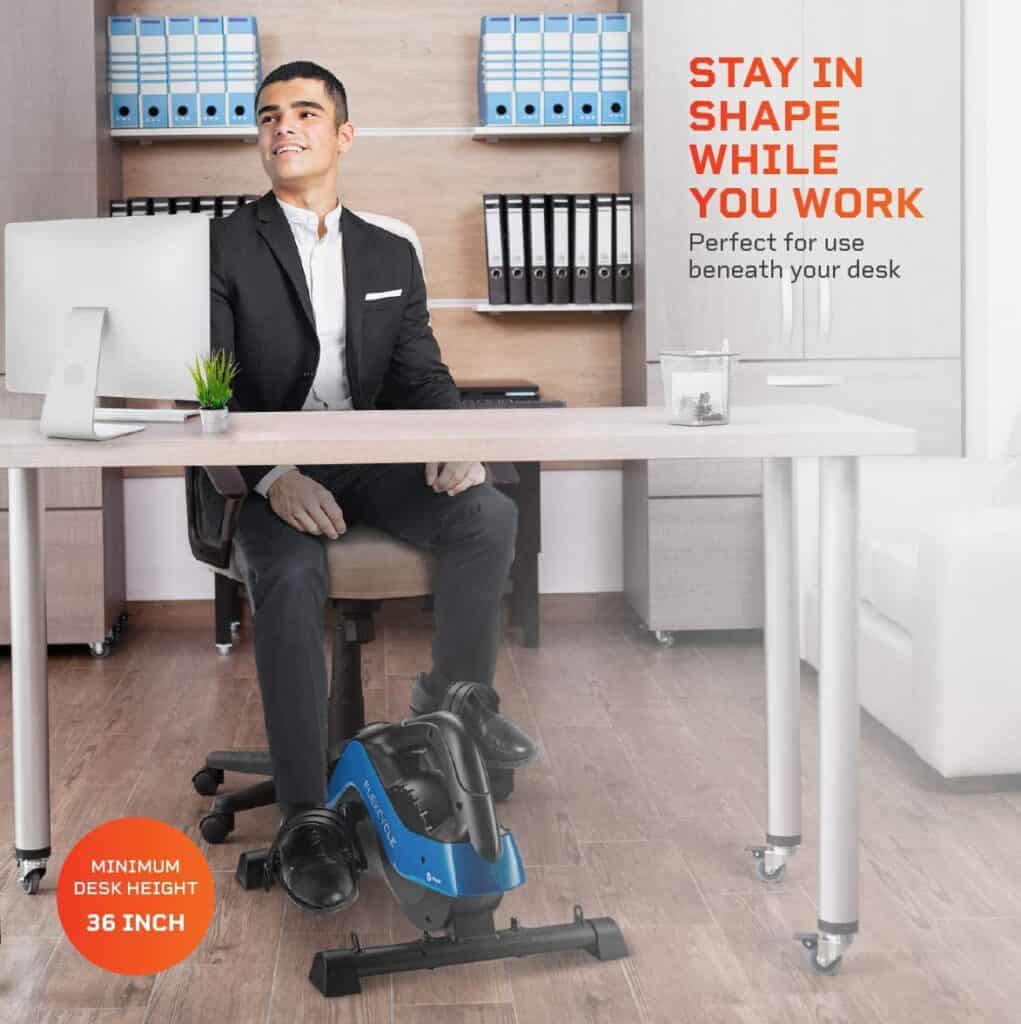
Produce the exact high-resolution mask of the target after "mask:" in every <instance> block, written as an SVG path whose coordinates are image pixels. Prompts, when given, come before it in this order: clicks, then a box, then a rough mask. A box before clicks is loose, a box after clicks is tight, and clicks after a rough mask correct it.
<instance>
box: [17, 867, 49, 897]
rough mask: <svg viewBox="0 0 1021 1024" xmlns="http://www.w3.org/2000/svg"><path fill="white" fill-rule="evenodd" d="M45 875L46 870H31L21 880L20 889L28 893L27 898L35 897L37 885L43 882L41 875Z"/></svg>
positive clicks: (37, 889)
mask: <svg viewBox="0 0 1021 1024" xmlns="http://www.w3.org/2000/svg"><path fill="white" fill-rule="evenodd" d="M45 874H46V868H33V869H32V870H31V871H29V873H28V874H27V875H25V877H24V878H22V880H21V888H22V889H23V890H24V891H25V892H26V893H28V895H29V896H35V894H36V893H37V892H38V891H39V883H40V882H42V880H43V875H45Z"/></svg>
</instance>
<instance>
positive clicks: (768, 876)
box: [755, 860, 787, 882]
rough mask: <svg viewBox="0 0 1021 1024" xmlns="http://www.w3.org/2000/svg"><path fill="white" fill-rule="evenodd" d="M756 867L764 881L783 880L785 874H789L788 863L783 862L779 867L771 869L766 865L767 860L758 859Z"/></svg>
mask: <svg viewBox="0 0 1021 1024" xmlns="http://www.w3.org/2000/svg"><path fill="white" fill-rule="evenodd" d="M755 869H756V871H758V873H759V879H760V880H761V881H763V882H782V881H783V879H784V875H786V874H787V865H786V864H781V865H780V866H779V867H777V868H774V869H773V870H772V871H770V869H769V868H767V867H766V862H765V860H758V861H756V862H755Z"/></svg>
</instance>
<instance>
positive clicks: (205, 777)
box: [191, 765, 223, 796]
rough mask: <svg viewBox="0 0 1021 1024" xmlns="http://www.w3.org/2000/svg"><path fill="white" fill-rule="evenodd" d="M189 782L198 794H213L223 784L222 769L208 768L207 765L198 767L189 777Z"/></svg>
mask: <svg viewBox="0 0 1021 1024" xmlns="http://www.w3.org/2000/svg"><path fill="white" fill-rule="evenodd" d="M191 784H192V785H193V786H194V787H195V792H196V793H198V795H199V796H213V795H214V794H215V793H216V791H217V790H218V789H219V788H220V786H222V785H223V769H222V768H210V767H208V765H207V766H206V767H205V768H200V769H199V770H198V771H197V772H196V773H195V774H194V775H193V776H192V777H191Z"/></svg>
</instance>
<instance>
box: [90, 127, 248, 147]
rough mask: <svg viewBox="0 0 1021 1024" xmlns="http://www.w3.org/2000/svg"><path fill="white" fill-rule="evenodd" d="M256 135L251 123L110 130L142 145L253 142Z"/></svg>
mask: <svg viewBox="0 0 1021 1024" xmlns="http://www.w3.org/2000/svg"><path fill="white" fill-rule="evenodd" d="M258 137H259V132H258V129H257V128H254V127H253V126H251V125H238V126H237V127H234V128H112V129H111V130H110V138H112V139H128V140H130V141H132V142H139V143H141V144H142V145H143V146H145V145H149V144H150V143H153V142H163V141H172V140H174V139H192V140H195V139H240V140H241V141H242V142H255V140H256V139H257V138H258Z"/></svg>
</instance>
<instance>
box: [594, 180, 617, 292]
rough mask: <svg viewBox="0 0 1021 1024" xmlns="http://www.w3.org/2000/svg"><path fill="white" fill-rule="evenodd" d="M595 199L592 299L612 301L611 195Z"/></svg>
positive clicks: (599, 196)
mask: <svg viewBox="0 0 1021 1024" xmlns="http://www.w3.org/2000/svg"><path fill="white" fill-rule="evenodd" d="M594 201H595V260H594V261H593V264H594V274H593V278H592V301H593V302H597V303H609V302H613V196H612V195H598V196H595V197H594Z"/></svg>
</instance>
